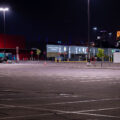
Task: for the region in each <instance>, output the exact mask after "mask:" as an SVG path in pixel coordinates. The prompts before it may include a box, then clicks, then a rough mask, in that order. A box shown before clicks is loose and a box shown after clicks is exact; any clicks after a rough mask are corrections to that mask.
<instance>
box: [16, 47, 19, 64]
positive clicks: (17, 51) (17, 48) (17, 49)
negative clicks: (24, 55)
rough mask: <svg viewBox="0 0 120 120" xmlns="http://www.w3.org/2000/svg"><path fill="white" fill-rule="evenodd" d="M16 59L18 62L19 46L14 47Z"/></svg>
mask: <svg viewBox="0 0 120 120" xmlns="http://www.w3.org/2000/svg"><path fill="white" fill-rule="evenodd" d="M16 60H17V62H19V47H18V46H17V47H16Z"/></svg>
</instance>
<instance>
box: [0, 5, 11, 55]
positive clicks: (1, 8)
mask: <svg viewBox="0 0 120 120" xmlns="http://www.w3.org/2000/svg"><path fill="white" fill-rule="evenodd" d="M7 11H9V8H8V7H0V12H3V20H4V57H5V46H6V44H5V13H6V12H7Z"/></svg>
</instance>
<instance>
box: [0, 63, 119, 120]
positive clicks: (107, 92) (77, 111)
mask: <svg viewBox="0 0 120 120" xmlns="http://www.w3.org/2000/svg"><path fill="white" fill-rule="evenodd" d="M114 66H115V67H114ZM0 120H120V65H116V64H115V65H110V67H103V68H100V67H94V66H93V67H88V66H86V65H85V64H81V63H51V62H47V63H45V62H32V63H19V64H0Z"/></svg>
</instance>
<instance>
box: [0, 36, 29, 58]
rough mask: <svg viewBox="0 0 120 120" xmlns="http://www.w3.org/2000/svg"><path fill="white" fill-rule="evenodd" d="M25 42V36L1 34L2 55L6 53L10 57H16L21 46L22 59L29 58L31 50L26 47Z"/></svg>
mask: <svg viewBox="0 0 120 120" xmlns="http://www.w3.org/2000/svg"><path fill="white" fill-rule="evenodd" d="M25 42H26V39H25V37H24V36H19V35H7V34H0V57H1V56H2V55H4V53H5V54H6V56H7V57H9V59H15V58H16V47H17V48H19V58H20V60H22V59H24V58H25V59H27V58H29V57H30V55H29V51H30V50H27V49H26V45H25Z"/></svg>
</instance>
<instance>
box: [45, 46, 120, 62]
mask: <svg viewBox="0 0 120 120" xmlns="http://www.w3.org/2000/svg"><path fill="white" fill-rule="evenodd" d="M102 49H104V54H105V56H106V58H107V59H106V60H109V58H110V57H111V58H112V55H113V53H114V52H120V49H116V48H102ZM87 51H88V47H86V46H64V45H47V58H48V59H50V60H54V59H55V58H56V59H61V60H68V59H69V60H71V61H83V60H86V58H87V54H88V52H87ZM97 53H98V48H96V47H90V56H91V57H96V56H97Z"/></svg>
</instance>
